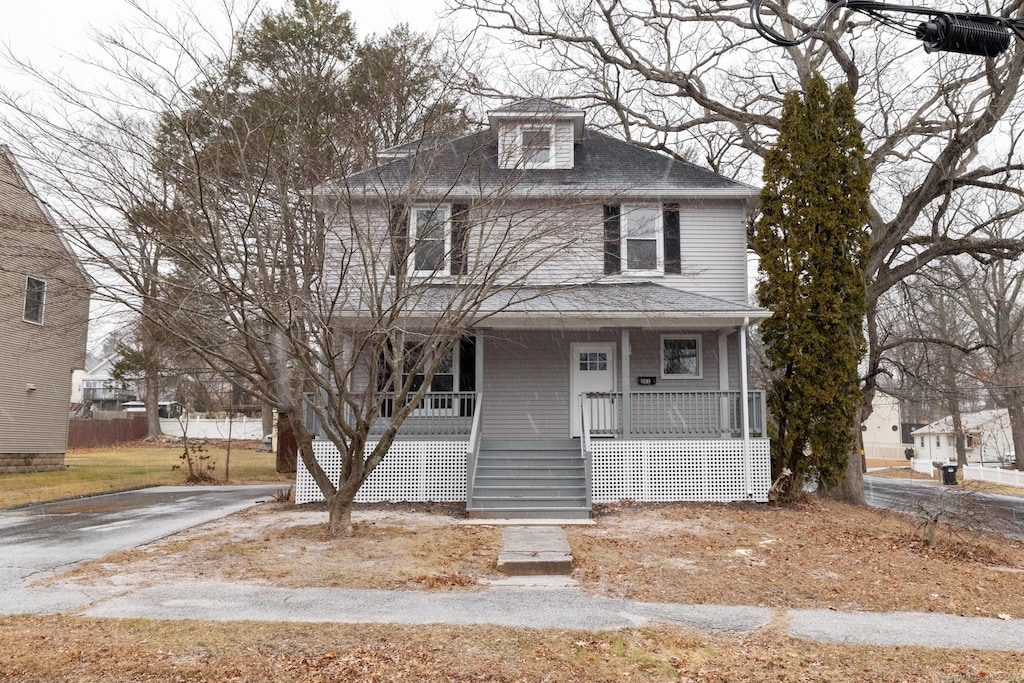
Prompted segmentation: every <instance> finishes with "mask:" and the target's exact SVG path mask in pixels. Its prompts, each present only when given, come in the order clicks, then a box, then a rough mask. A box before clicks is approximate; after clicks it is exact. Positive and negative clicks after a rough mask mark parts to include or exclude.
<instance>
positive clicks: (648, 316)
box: [342, 310, 771, 330]
mask: <svg viewBox="0 0 1024 683" xmlns="http://www.w3.org/2000/svg"><path fill="white" fill-rule="evenodd" d="M482 315H485V314H482ZM770 315H771V314H770V313H768V312H767V311H763V310H756V311H728V312H711V311H696V312H694V311H689V312H685V313H673V312H652V313H639V312H637V311H628V312H627V311H623V312H620V313H614V312H613V313H609V312H606V311H602V312H599V313H597V312H595V313H579V312H574V313H562V312H558V311H545V312H539V311H537V312H519V311H517V312H503V313H495V314H494V315H491V316H486V318H485V319H484V320H482V321H481V322H480V323H479V326H480V327H484V328H494V329H505V328H522V329H594V328H601V327H614V328H623V327H628V328H634V329H666V330H668V329H671V330H705V329H711V328H732V327H739V326H740V325H742V324H743V321H744V320H745V319H746V320H749V321H750V322H757V321H760V320H764V319H766V318H768V317H769V316H770ZM342 317H351V318H355V319H359V318H362V317H364V316H361V315H360V314H359V313H355V312H351V313H345V314H343V315H342ZM404 319H405V320H406V321H407V322H410V323H411V322H414V321H417V320H422V321H425V322H436V320H437V314H436V312H430V311H424V312H423V313H411V314H409V315H408V316H405V317H404Z"/></svg>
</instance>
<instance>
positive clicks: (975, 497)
mask: <svg viewBox="0 0 1024 683" xmlns="http://www.w3.org/2000/svg"><path fill="white" fill-rule="evenodd" d="M864 499H865V500H866V501H867V503H868V505H873V506H875V507H880V508H887V509H890V510H895V511H897V512H906V513H909V514H916V515H920V514H921V513H922V512H923V510H934V509H936V507H937V506H939V505H941V506H943V507H946V508H947V509H948V510H949V511H950V512H951V513H952V514H951V518H952V519H951V521H954V522H955V518H956V517H957V516H959V517H960V518H961V519H964V520H970V521H971V523H972V524H979V525H984V526H985V528H988V529H989V530H991V531H995V532H997V533H1001V534H1004V535H1006V536H1010V537H1011V538H1016V539H1019V540H1024V497H1020V496H1004V495H999V494H992V493H975V492H971V491H969V490H968V489H963V488H960V487H957V486H936V485H934V484H925V483H922V482H917V481H914V480H912V479H888V478H883V477H872V476H871V475H866V476H865V477H864Z"/></svg>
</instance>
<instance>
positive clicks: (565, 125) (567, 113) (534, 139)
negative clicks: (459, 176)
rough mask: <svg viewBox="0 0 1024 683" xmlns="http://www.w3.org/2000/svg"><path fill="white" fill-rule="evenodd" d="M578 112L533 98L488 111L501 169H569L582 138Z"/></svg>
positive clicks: (578, 110)
mask: <svg viewBox="0 0 1024 683" xmlns="http://www.w3.org/2000/svg"><path fill="white" fill-rule="evenodd" d="M584 116H585V113H584V112H583V110H581V109H572V108H570V107H567V106H565V105H562V104H558V103H557V102H552V101H551V100H546V99H542V98H539V97H534V98H531V99H527V100H520V101H518V102H513V103H512V104H509V105H506V106H504V107H500V108H499V109H495V110H493V111H491V112H490V114H489V117H488V120H489V122H490V126H491V130H493V131H494V132H495V134H497V136H498V167H499V168H502V169H511V168H518V169H531V168H538V169H571V168H573V167H574V165H575V161H576V155H575V148H576V144H577V143H578V142H579V141H580V140H581V139H582V138H583V120H584Z"/></svg>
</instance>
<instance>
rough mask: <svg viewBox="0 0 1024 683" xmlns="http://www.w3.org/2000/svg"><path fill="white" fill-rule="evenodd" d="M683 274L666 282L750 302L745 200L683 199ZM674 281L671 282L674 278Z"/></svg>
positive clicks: (681, 219)
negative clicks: (743, 201) (748, 294)
mask: <svg viewBox="0 0 1024 683" xmlns="http://www.w3.org/2000/svg"><path fill="white" fill-rule="evenodd" d="M679 237H680V240H679V241H680V245H681V246H680V256H681V263H682V271H683V273H682V275H681V276H673V277H671V278H665V280H666V281H665V282H664V283H663V284H666V285H669V286H676V285H675V284H674V283H675V282H676V281H678V282H679V284H678V287H679V288H680V289H684V290H686V291H690V292H694V293H696V294H703V295H705V296H713V297H717V298H720V299H725V300H727V301H735V302H737V303H747V302H748V296H747V272H746V263H747V236H746V209H745V207H744V205H743V203H741V202H736V201H733V202H727V201H715V200H701V201H693V200H691V201H682V202H680V203H679ZM670 281H671V282H670Z"/></svg>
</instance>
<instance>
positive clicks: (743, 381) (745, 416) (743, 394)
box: [740, 317, 754, 498]
mask: <svg viewBox="0 0 1024 683" xmlns="http://www.w3.org/2000/svg"><path fill="white" fill-rule="evenodd" d="M749 327H750V318H749V317H747V318H743V325H742V326H741V327H740V416H741V419H740V428H741V429H742V430H743V483H744V486H745V488H746V494H747V498H753V497H754V492H753V490H752V487H751V482H750V480H751V472H750V470H751V465H750V414H749V413H750V408H749V405H748V402H749V400H750V397H749V389H748V386H747V384H748V383H747V329H748V328H749Z"/></svg>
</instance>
